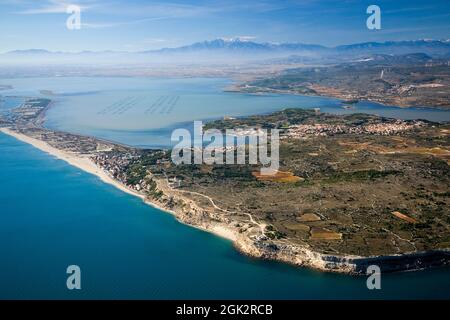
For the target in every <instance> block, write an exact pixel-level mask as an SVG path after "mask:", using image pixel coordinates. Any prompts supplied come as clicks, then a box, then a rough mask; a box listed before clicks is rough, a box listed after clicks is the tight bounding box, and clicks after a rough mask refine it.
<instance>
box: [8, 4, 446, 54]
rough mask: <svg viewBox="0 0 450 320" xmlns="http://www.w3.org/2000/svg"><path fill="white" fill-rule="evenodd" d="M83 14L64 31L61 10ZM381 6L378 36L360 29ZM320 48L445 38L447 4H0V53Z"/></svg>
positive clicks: (64, 16)
mask: <svg viewBox="0 0 450 320" xmlns="http://www.w3.org/2000/svg"><path fill="white" fill-rule="evenodd" d="M69 4H76V5H79V6H80V7H81V9H82V14H81V22H82V28H81V30H68V29H67V28H66V20H67V18H68V17H69V15H68V14H67V13H66V8H67V5H69ZM371 4H376V5H378V6H380V8H381V12H382V29H381V30H368V29H367V28H366V19H367V17H368V15H367V14H366V9H367V7H368V6H369V5H371ZM235 37H241V38H243V39H252V40H254V41H257V42H304V43H317V44H323V45H327V46H335V45H340V44H349V43H356V42H367V41H388V40H412V39H422V38H433V39H448V38H450V1H449V0H433V1H423V0H420V1H419V0H408V1H406V0H395V1H392V0H390V1H385V0H383V1H375V0H372V1H365V0H359V1H358V0H341V1H335V0H323V1H321V0H285V1H283V0H279V1H277V0H261V1H254V0H228V1H225V0H202V1H194V0H188V1H183V0H174V1H163V0H160V1H149V0H127V1H124V0H73V1H72V0H39V1H37V0H0V52H6V51H10V50H16V49H29V48H43V49H48V50H55V51H82V50H126V51H140V50H149V49H156V48H162V47H175V46H180V45H185V44H190V43H193V42H197V41H203V40H212V39H215V38H235Z"/></svg>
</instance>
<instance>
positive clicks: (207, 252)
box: [0, 133, 450, 299]
mask: <svg viewBox="0 0 450 320" xmlns="http://www.w3.org/2000/svg"><path fill="white" fill-rule="evenodd" d="M0 148H1V152H0V204H1V210H0V256H1V257H2V263H1V264H0V299H12V298H17V299H44V298H56V299H83V298H84V299H89V298H97V299H117V298H124V299H175V298H179V299H197V298H199V299H214V298H217V299H220V298H223V299H226V298H228V299H240V298H246V299H297V298H298V299H365V298H367V299H382V298H383V299H389V298H392V299H393V298H395V299H406V298H450V269H448V268H440V269H432V270H427V271H421V272H406V273H398V274H386V275H382V280H381V286H382V289H381V290H368V289H367V287H366V277H353V276H347V275H339V274H331V273H321V272H317V271H314V270H309V269H305V268H297V267H292V266H289V265H285V264H282V263H277V262H268V261H262V260H257V259H252V258H248V257H246V256H243V255H241V254H239V253H238V252H237V251H236V250H235V248H234V247H233V245H232V243H231V242H230V241H228V240H225V239H222V238H219V237H217V236H215V235H212V234H209V233H207V232H203V231H200V230H197V229H195V228H192V227H189V226H186V225H183V224H181V223H178V222H177V221H176V220H175V219H174V218H173V217H172V216H171V215H170V214H167V213H165V212H162V211H160V210H157V209H155V208H152V207H150V206H148V205H146V204H144V203H143V202H142V201H141V200H140V199H138V198H135V197H133V196H131V195H128V194H126V193H123V192H121V191H119V190H117V189H116V188H114V187H113V186H111V185H108V184H105V183H103V182H102V181H101V180H100V179H99V178H97V177H96V176H93V175H90V174H88V173H85V172H83V171H80V170H79V169H77V168H74V167H72V166H70V165H68V164H67V163H65V162H64V161H62V160H58V159H56V158H54V157H53V156H51V155H48V154H46V153H43V152H41V151H39V150H37V149H35V148H34V147H32V146H30V145H27V144H25V143H22V142H19V141H17V140H15V139H14V138H12V137H9V136H6V135H4V134H1V133H0ZM72 264H76V265H79V266H80V268H81V287H82V289H81V290H79V291H77V290H74V291H69V290H68V289H67V288H66V279H67V274H66V268H67V266H69V265H72Z"/></svg>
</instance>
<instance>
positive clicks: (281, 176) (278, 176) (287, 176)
mask: <svg viewBox="0 0 450 320" xmlns="http://www.w3.org/2000/svg"><path fill="white" fill-rule="evenodd" d="M252 175H253V176H254V177H255V178H256V179H258V180H259V181H272V182H287V183H295V182H298V181H303V180H304V179H303V178H301V177H297V176H295V175H294V174H293V173H292V172H289V171H277V172H276V173H274V174H272V175H262V174H261V173H260V172H258V171H255V172H252Z"/></svg>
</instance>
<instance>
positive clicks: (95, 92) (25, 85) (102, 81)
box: [0, 77, 450, 148]
mask: <svg viewBox="0 0 450 320" xmlns="http://www.w3.org/2000/svg"><path fill="white" fill-rule="evenodd" d="M0 84H3V85H12V86H13V89H11V90H3V91H2V92H1V94H2V95H4V96H40V97H46V98H49V99H52V101H53V105H52V107H51V108H50V110H49V111H48V112H47V119H46V123H45V126H46V127H48V128H50V129H56V130H62V131H67V132H72V133H79V134H83V135H91V136H96V137H99V138H103V139H107V140H112V141H116V142H120V143H124V144H127V145H132V146H139V147H150V148H157V147H168V146H170V145H171V143H170V135H171V133H172V131H173V129H175V128H179V127H189V126H190V125H192V122H193V121H194V120H203V121H205V120H211V119H220V118H222V117H224V116H230V117H238V116H246V115H253V114H265V113H269V112H273V111H276V110H281V109H284V108H288V107H292V108H320V109H321V111H323V112H331V113H338V114H343V113H354V112H365V113H372V114H379V115H382V116H387V117H396V118H401V119H427V120H431V121H450V112H448V111H443V110H433V109H429V108H428V109H426V108H425V109H424V108H403V109H402V108H397V107H387V106H382V105H379V104H376V103H371V102H364V101H362V102H359V103H358V104H356V105H354V107H355V108H354V109H351V110H346V109H344V108H343V104H342V102H341V101H340V100H338V99H332V98H325V97H311V96H300V95H287V94H284V95H280V94H264V95H256V94H242V93H235V92H226V91H224V90H225V89H226V88H228V87H230V86H231V85H232V84H233V82H232V81H231V80H228V79H216V78H183V79H158V78H126V77H122V78H107V77H53V78H20V79H0Z"/></svg>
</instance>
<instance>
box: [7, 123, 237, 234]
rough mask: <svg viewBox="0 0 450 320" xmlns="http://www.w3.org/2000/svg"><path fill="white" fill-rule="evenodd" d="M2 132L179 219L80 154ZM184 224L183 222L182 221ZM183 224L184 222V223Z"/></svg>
mask: <svg viewBox="0 0 450 320" xmlns="http://www.w3.org/2000/svg"><path fill="white" fill-rule="evenodd" d="M0 132H2V133H4V134H7V135H9V136H12V137H14V138H16V139H17V140H20V141H22V142H25V143H28V144H30V145H32V146H33V147H35V148H37V149H39V150H41V151H44V152H46V153H48V154H50V155H52V156H54V157H56V158H58V159H60V160H63V161H65V162H67V163H68V164H70V165H72V166H74V167H77V168H79V169H81V170H83V171H85V172H88V173H90V174H93V175H95V176H97V177H99V178H100V179H101V180H102V181H103V182H105V183H108V184H110V185H112V186H114V187H116V188H117V189H119V190H121V191H123V192H126V193H128V194H130V195H133V196H135V197H138V198H140V199H141V200H142V201H144V203H146V204H147V205H150V206H152V207H154V208H157V209H159V210H161V211H164V212H167V213H170V214H172V215H174V216H175V217H177V213H176V212H174V211H172V210H168V209H167V208H163V207H161V206H159V205H158V204H155V203H153V202H150V201H149V200H148V199H147V198H146V197H145V196H144V195H143V194H141V193H138V192H136V191H134V190H131V189H130V188H128V187H127V186H125V185H123V184H122V183H120V182H118V181H117V180H115V179H113V178H112V177H110V176H109V175H108V174H107V173H106V172H105V171H103V170H102V169H101V168H99V167H98V166H97V165H96V164H95V163H94V162H93V161H92V160H91V159H89V158H88V157H83V156H80V155H79V154H74V153H69V152H65V151H62V150H59V149H57V148H54V147H52V146H51V145H49V144H48V143H47V142H45V141H42V140H39V139H34V138H31V137H29V136H27V135H24V134H21V133H18V132H16V131H13V130H11V129H8V128H0ZM180 222H182V221H180ZM182 223H183V222H182ZM189 226H191V227H195V228H198V229H200V230H203V231H207V232H211V233H213V234H215V235H217V236H220V237H222V238H226V239H228V240H231V241H236V240H237V236H236V233H235V232H234V231H233V230H231V229H229V228H226V227H225V226H221V225H213V226H211V228H204V227H200V226H194V225H190V224H189Z"/></svg>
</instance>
